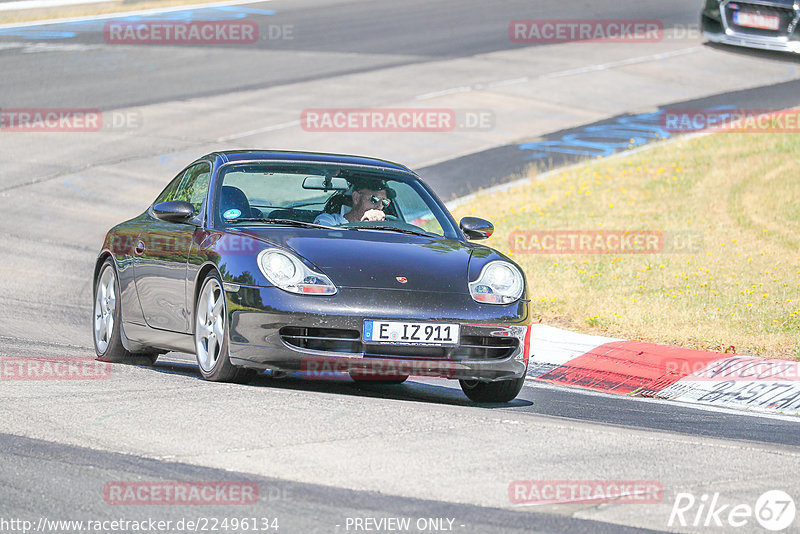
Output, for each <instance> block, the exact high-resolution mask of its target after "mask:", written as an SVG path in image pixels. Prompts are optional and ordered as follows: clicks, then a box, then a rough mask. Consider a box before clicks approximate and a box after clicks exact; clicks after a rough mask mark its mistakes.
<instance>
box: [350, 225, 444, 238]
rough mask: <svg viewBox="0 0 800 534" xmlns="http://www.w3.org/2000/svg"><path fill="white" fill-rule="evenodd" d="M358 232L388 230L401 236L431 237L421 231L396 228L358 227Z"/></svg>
mask: <svg viewBox="0 0 800 534" xmlns="http://www.w3.org/2000/svg"><path fill="white" fill-rule="evenodd" d="M358 228H359V229H360V230H390V231H392V232H399V233H401V234H411V235H421V236H423V237H433V235H432V234H429V233H428V232H425V231H422V230H410V229H408V228H398V227H397V226H359V227H358Z"/></svg>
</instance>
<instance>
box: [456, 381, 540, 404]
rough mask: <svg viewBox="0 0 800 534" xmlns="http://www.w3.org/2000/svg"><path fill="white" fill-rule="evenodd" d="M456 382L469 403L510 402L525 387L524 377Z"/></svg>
mask: <svg viewBox="0 0 800 534" xmlns="http://www.w3.org/2000/svg"><path fill="white" fill-rule="evenodd" d="M458 382H459V384H461V390H462V391H463V392H464V394H465V395H466V396H467V397H469V399H470V400H471V401H474V402H511V401H512V400H514V399H515V398H516V397H517V395H518V394H519V392H520V391H521V390H522V386H523V385H525V377H522V378H515V379H513V380H499V381H497V382H481V381H480V380H459V381H458Z"/></svg>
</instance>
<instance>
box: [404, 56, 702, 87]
mask: <svg viewBox="0 0 800 534" xmlns="http://www.w3.org/2000/svg"><path fill="white" fill-rule="evenodd" d="M700 49H702V47H701V46H692V47H690V48H681V49H679V50H672V51H671V52H662V53H660V54H652V55H650V56H639V57H632V58H628V59H623V60H620V61H611V62H609V63H599V64H597V65H588V66H586V67H578V68H575V69H567V70H559V71H556V72H549V73H547V74H541V75H539V76H534V77H533V78H530V77H528V76H523V77H521V78H513V79H510V80H501V81H497V82H490V83H488V84H485V85H484V84H476V85H472V86H462V87H453V88H452V89H444V90H442V91H434V92H432V93H425V94H422V95H419V96H417V97H416V99H417V100H428V99H431V98H437V97H440V96H445V95H451V94H455V93H468V92H470V91H478V90H481V89H483V88H484V87H489V88H491V87H502V86H506V85H514V84H518V83H528V82H530V81H535V80H551V79H553V78H564V77H566V76H576V75H578V74H586V73H587V72H597V71H602V70H609V69H615V68H617V67H625V66H628V65H636V64H639V63H647V62H649V61H659V60H662V59H667V58H671V57H676V56H683V55H686V54H692V53H694V52H696V51H698V50H700Z"/></svg>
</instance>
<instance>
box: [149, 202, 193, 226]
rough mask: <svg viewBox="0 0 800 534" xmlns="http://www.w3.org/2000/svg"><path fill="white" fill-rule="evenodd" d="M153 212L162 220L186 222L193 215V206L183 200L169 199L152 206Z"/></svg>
mask: <svg viewBox="0 0 800 534" xmlns="http://www.w3.org/2000/svg"><path fill="white" fill-rule="evenodd" d="M153 213H154V214H155V216H156V217H158V218H159V219H161V220H162V221H167V222H175V223H180V222H186V221H188V220H189V219H191V218H192V217H194V206H192V204H191V203H189V202H186V201H185V200H170V201H169V202H159V203H158V204H156V205H155V206H153Z"/></svg>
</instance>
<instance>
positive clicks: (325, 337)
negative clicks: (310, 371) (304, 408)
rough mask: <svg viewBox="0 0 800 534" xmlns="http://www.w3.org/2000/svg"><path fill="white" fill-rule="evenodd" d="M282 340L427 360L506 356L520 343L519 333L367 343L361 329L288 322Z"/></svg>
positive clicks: (324, 348) (305, 347) (326, 348)
mask: <svg viewBox="0 0 800 534" xmlns="http://www.w3.org/2000/svg"><path fill="white" fill-rule="evenodd" d="M279 334H280V337H281V340H282V341H283V342H284V343H286V344H287V345H289V346H290V347H293V348H297V349H300V350H315V351H324V352H342V353H349V354H363V355H364V356H365V357H367V358H403V359H423V360H455V361H462V360H502V359H505V358H508V357H509V356H511V354H513V353H514V351H515V350H516V349H517V347H519V340H518V339H517V338H515V337H510V336H508V337H495V336H469V335H462V336H461V340H460V343H459V345H458V346H455V347H432V346H423V345H392V344H383V343H370V344H364V343H362V341H361V334H360V332H358V330H346V329H338V328H309V327H300V326H285V327H283V328H281V329H280V332H279Z"/></svg>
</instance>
